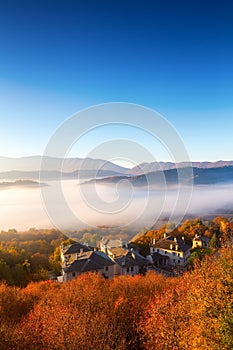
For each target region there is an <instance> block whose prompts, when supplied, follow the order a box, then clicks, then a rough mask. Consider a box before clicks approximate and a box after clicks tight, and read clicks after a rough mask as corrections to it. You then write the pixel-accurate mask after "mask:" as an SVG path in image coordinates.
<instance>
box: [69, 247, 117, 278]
mask: <svg viewBox="0 0 233 350" xmlns="http://www.w3.org/2000/svg"><path fill="white" fill-rule="evenodd" d="M114 264H115V262H114V261H113V260H112V259H110V258H109V257H108V256H107V255H106V254H104V253H102V252H92V251H91V252H87V253H86V254H84V255H83V256H81V257H80V258H79V259H77V260H75V261H74V262H73V263H72V264H71V265H70V266H68V267H66V268H65V269H64V271H65V272H66V273H67V272H79V273H82V272H90V271H96V270H102V269H103V268H104V267H105V266H112V265H114Z"/></svg>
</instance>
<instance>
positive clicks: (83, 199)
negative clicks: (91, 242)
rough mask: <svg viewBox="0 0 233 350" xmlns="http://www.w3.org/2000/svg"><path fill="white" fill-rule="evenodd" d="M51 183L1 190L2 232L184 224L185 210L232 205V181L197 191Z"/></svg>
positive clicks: (219, 211)
mask: <svg viewBox="0 0 233 350" xmlns="http://www.w3.org/2000/svg"><path fill="white" fill-rule="evenodd" d="M48 185H49V186H47V187H43V188H17V187H16V188H15V187H14V188H8V189H2V190H0V206H1V211H0V230H8V229H9V228H15V229H17V230H26V229H29V228H30V227H36V228H49V227H54V226H55V227H57V228H59V229H62V230H63V229H64V230H69V229H70V230H78V229H81V228H84V227H86V226H98V225H108V226H114V227H116V226H129V227H130V226H132V227H138V229H139V230H140V229H141V228H142V227H147V228H149V227H151V226H153V224H154V223H156V221H157V220H159V219H161V218H164V217H166V218H167V220H169V221H176V222H180V221H181V220H182V219H183V217H184V215H185V213H187V214H190V215H196V216H206V215H208V214H212V213H215V214H216V215H219V214H223V213H224V210H227V209H232V208H233V184H227V185H226V184H225V185H209V186H195V187H194V188H193V192H192V193H191V191H190V188H188V187H187V188H175V187H173V188H169V189H167V191H162V190H161V191H160V190H155V191H149V192H148V191H146V190H145V189H144V190H141V189H138V188H137V189H135V188H132V187H131V186H130V185H128V186H123V185H121V184H118V185H106V186H105V185H85V186H80V185H78V184H77V181H75V180H67V181H63V182H62V183H59V182H48ZM179 193H180V195H178V194H179ZM189 199H190V203H189ZM174 208H175V209H174Z"/></svg>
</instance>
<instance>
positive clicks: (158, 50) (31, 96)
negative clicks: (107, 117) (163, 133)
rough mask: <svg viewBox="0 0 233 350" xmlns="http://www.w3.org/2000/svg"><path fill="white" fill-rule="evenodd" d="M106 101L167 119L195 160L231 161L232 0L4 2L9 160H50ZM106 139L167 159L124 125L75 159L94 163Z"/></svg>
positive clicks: (2, 102) (1, 35)
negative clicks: (64, 133)
mask: <svg viewBox="0 0 233 350" xmlns="http://www.w3.org/2000/svg"><path fill="white" fill-rule="evenodd" d="M108 102H127V103H135V104H139V105H143V106H145V107H148V108H150V109H153V110H155V111H157V112H159V113H160V114H161V115H162V116H164V117H165V118H166V119H167V120H168V121H169V123H171V124H172V125H173V127H174V129H175V130H177V132H178V133H179V135H180V137H181V139H182V140H183V142H184V145H185V147H186V149H187V152H188V153H189V156H190V159H191V160H193V161H194V160H195V161H202V160H209V161H215V160H219V159H224V160H227V159H233V155H232V150H233V137H232V130H233V3H232V1H226V0H222V1H214V0H212V1H209V0H206V1H203V0H202V1H199V0H195V1H193V0H190V1H187V0H186V1H183V0H176V1H174V0H173V1H172V0H171V1H166V0H163V1H157V0H154V1H148V0H143V1H142V0H141V1H138V0H134V1H133V0H132V1H130V0H124V1H123V0H118V1H115V0H108V1H107V0H98V1H97V0H95V1H93V0H85V1H84V0H83V1H71V0H66V1H61V0H57V1H53V0H47V1H44V0H40V1H26V0H21V1H13V0H8V1H3V0H0V122H1V128H0V150H1V151H0V155H1V156H10V157H20V156H29V155H38V154H43V152H44V149H45V147H46V145H47V143H48V141H49V139H50V138H51V136H52V135H53V133H54V132H55V130H56V129H57V128H58V127H59V126H60V125H61V124H62V123H63V122H64V121H65V120H67V118H69V117H70V116H71V115H74V114H75V113H77V112H78V111H80V110H82V109H84V108H87V107H90V106H92V105H96V104H101V103H108ZM106 134H107V135H108V139H109V138H111V135H114V136H112V137H115V138H120V137H121V136H122V134H123V135H124V137H126V138H127V137H129V138H130V139H132V140H135V141H138V142H139V141H140V142H141V143H144V145H145V147H147V148H148V149H149V150H150V151H151V152H152V153H153V152H154V153H155V156H156V159H159V160H164V161H166V160H169V156H168V155H167V154H166V152H164V151H163V150H162V147H161V144H160V145H159V144H158V142H157V143H156V142H154V143H153V142H151V140H150V138H149V137H148V136H145V135H144V134H143V133H141V135H139V134H138V132H136V133H135V130H131V129H130V130H125V129H124V130H123V129H122V128H121V127H118V129H114V130H113V129H111V127H110V129H109V130H107V133H106V130H105V129H104V128H102V129H101V128H100V129H98V130H95V131H93V132H92V133H90V135H86V136H85V137H86V139H85V138H84V139H83V140H81V141H80V142H78V143H77V144H76V146H75V147H73V149H71V150H70V154H69V155H70V156H78V157H85V156H87V155H88V154H89V152H91V150H92V149H93V148H95V147H96V145H97V144H98V143H100V142H104V141H105V137H106ZM153 141H155V140H153ZM145 160H146V159H145Z"/></svg>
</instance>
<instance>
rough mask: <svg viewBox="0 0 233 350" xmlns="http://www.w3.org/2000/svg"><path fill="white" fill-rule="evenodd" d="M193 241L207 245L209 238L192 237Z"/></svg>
mask: <svg viewBox="0 0 233 350" xmlns="http://www.w3.org/2000/svg"><path fill="white" fill-rule="evenodd" d="M193 241H202V242H205V243H207V244H208V243H209V242H210V238H209V237H206V236H202V235H200V236H197V237H194V238H193Z"/></svg>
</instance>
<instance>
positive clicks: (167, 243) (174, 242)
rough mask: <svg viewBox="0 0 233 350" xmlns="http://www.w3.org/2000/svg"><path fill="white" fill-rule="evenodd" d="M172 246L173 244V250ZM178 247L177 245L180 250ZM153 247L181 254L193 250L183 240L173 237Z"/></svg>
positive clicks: (160, 241)
mask: <svg viewBox="0 0 233 350" xmlns="http://www.w3.org/2000/svg"><path fill="white" fill-rule="evenodd" d="M171 244H172V249H171ZM176 245H177V248H178V249H176ZM152 247H155V248H162V249H165V250H176V251H180V252H186V251H187V250H189V249H190V248H191V247H190V246H189V245H188V244H186V243H185V242H184V241H183V239H181V238H175V237H173V236H168V237H166V238H162V239H160V240H159V241H158V242H156V243H155V244H152Z"/></svg>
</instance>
